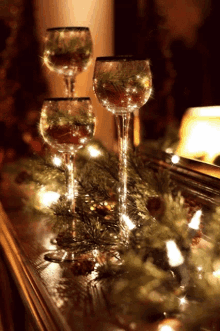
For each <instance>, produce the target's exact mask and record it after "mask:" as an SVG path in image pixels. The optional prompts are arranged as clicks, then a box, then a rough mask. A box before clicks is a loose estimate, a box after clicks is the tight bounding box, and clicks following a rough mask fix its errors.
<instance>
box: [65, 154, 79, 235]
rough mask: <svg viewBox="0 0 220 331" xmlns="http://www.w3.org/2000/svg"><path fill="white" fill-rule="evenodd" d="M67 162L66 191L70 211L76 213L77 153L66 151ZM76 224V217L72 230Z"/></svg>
mask: <svg viewBox="0 0 220 331" xmlns="http://www.w3.org/2000/svg"><path fill="white" fill-rule="evenodd" d="M64 158H65V164H66V192H67V197H68V200H69V201H70V211H71V212H72V213H73V215H74V213H75V196H76V181H75V173H76V166H75V155H74V154H69V153H65V154H64ZM73 226H74V219H73V222H71V224H69V229H70V231H72V230H73Z"/></svg>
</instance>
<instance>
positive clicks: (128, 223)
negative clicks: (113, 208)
mask: <svg viewBox="0 0 220 331" xmlns="http://www.w3.org/2000/svg"><path fill="white" fill-rule="evenodd" d="M122 219H123V221H124V223H125V224H126V226H127V227H128V229H129V230H133V229H134V228H135V224H134V223H133V222H132V221H131V220H130V218H129V217H128V216H127V215H124V214H123V215H122Z"/></svg>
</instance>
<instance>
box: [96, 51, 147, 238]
mask: <svg viewBox="0 0 220 331" xmlns="http://www.w3.org/2000/svg"><path fill="white" fill-rule="evenodd" d="M93 87H94V91H95V94H96V96H97V98H98V100H99V102H100V103H101V104H102V106H103V107H105V108H106V109H107V110H108V111H110V112H112V113H113V114H114V115H115V118H116V124H117V131H118V151H119V188H118V192H119V221H120V227H121V236H122V238H123V240H124V242H127V240H128V233H129V228H130V229H131V227H132V224H131V222H130V220H129V218H128V213H127V195H128V192H127V177H128V171H127V170H128V144H129V140H128V130H129V123H130V114H131V113H132V112H133V111H135V110H138V109H139V108H140V107H141V106H143V105H144V104H145V103H146V102H147V101H148V99H149V97H150V94H151V90H152V78H151V71H150V64H149V61H148V60H146V59H143V60H142V59H135V58H134V57H131V56H120V57H98V58H97V59H96V63H95V71H94V78H93Z"/></svg>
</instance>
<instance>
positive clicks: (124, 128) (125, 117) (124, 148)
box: [116, 113, 130, 239]
mask: <svg viewBox="0 0 220 331" xmlns="http://www.w3.org/2000/svg"><path fill="white" fill-rule="evenodd" d="M116 124H117V131H118V153H119V201H118V203H119V221H120V227H121V229H122V236H123V237H124V239H126V238H127V237H128V233H127V232H128V228H127V227H126V224H125V219H126V217H127V179H128V144H129V137H128V133H129V124H130V113H128V114H122V115H116Z"/></svg>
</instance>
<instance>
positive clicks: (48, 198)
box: [38, 190, 60, 207]
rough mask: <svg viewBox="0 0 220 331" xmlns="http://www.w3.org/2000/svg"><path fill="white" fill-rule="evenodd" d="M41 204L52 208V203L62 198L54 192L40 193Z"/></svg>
mask: <svg viewBox="0 0 220 331" xmlns="http://www.w3.org/2000/svg"><path fill="white" fill-rule="evenodd" d="M38 195H39V201H40V204H41V205H42V206H44V207H50V206H51V205H52V203H55V202H57V200H58V199H59V197H60V194H59V193H57V192H53V191H44V190H42V191H40V192H39V193H38Z"/></svg>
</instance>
